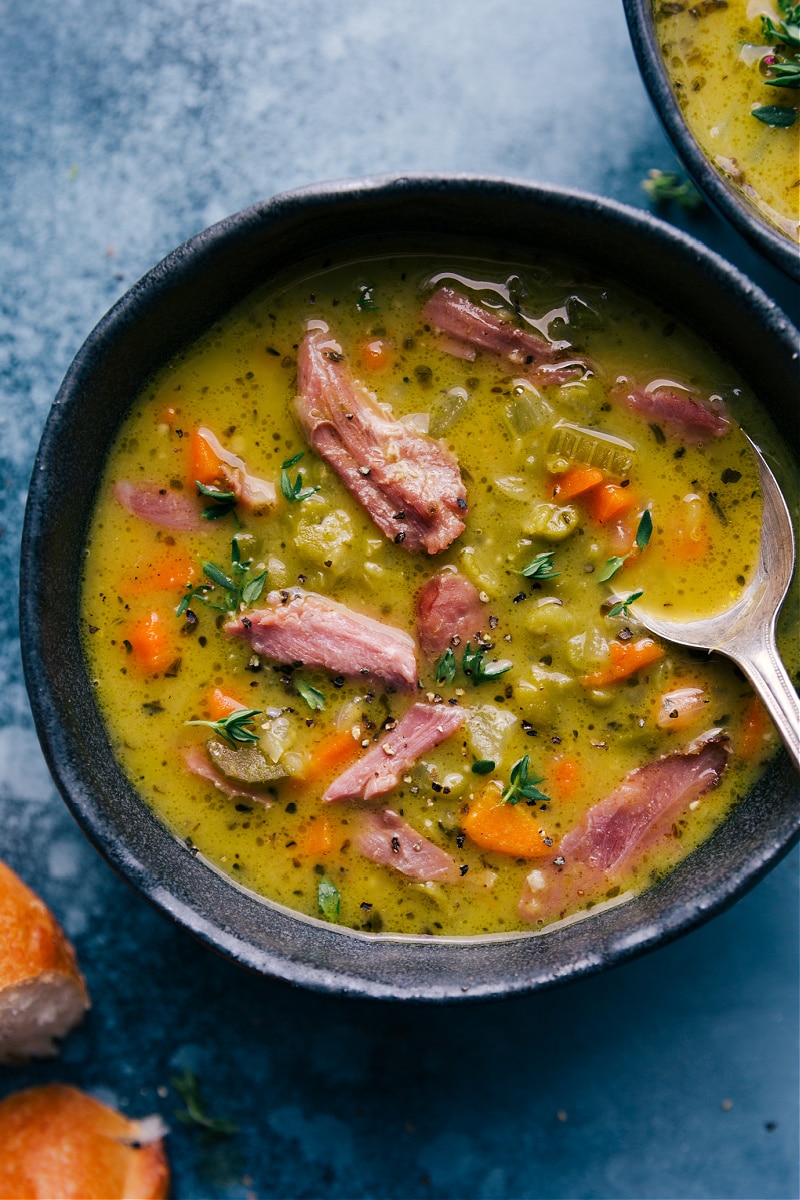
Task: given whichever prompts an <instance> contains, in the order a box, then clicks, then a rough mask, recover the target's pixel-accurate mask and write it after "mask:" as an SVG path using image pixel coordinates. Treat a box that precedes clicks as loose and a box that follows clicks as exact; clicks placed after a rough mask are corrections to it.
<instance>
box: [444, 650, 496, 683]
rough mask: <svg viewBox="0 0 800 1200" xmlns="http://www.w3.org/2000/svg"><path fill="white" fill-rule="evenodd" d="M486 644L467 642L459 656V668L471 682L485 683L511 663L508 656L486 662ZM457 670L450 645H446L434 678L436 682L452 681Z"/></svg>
mask: <svg viewBox="0 0 800 1200" xmlns="http://www.w3.org/2000/svg"><path fill="white" fill-rule="evenodd" d="M487 650H488V647H487V646H481V645H480V644H478V645H476V647H475V649H474V650H473V648H472V642H467V644H466V646H465V648H464V653H463V654H462V656H461V670H462V671H463V672H464V674H465V675H466V676H467V677H468V678H469V679H471V680H472V682H473V683H487V682H488V681H489V680H490V679H497V678H499V676H500V675H505V673H506V671H510V670H511V668H512V667H513V665H514V664H513V663H512V662H511V660H510V659H508V658H499V659H497V660H496V661H495V662H486V661H485V655H486V652H487ZM457 670H458V660H457V659H456V654H455V651H454V650H453V648H452V646H448V647H447V649H446V650H445V652H444V654H443V655H442V657H441V658H440V659H439V661H438V662H437V664H436V666H435V668H434V678H435V680H436V682H437V683H453V682H454V680H455V677H456V672H457Z"/></svg>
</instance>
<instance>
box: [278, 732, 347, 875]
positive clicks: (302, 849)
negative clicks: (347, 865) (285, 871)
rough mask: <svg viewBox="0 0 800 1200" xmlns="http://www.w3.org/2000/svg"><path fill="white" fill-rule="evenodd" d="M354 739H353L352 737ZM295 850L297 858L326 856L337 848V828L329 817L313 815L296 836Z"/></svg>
mask: <svg viewBox="0 0 800 1200" xmlns="http://www.w3.org/2000/svg"><path fill="white" fill-rule="evenodd" d="M351 740H352V739H351ZM296 841H297V846H296V847H293V848H292V849H293V852H294V854H295V855H296V856H297V858H324V857H325V856H326V855H327V854H332V853H333V851H334V850H335V848H336V838H335V829H334V825H333V822H332V821H331V820H329V818H328V817H324V816H323V817H316V818H314V817H312V818H311V820H310V821H309V822H308V825H307V826H306V827H305V829H301V831H300V833H299V834H298V835H297V838H296Z"/></svg>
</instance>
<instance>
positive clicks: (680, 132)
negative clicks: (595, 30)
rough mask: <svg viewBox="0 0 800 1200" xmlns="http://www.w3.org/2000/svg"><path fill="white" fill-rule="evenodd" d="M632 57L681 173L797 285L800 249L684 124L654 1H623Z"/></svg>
mask: <svg viewBox="0 0 800 1200" xmlns="http://www.w3.org/2000/svg"><path fill="white" fill-rule="evenodd" d="M622 2H623V5H624V8H625V16H626V18H627V21H628V29H629V31H630V36H631V42H632V44H633V51H634V54H635V55H636V60H637V62H638V64H639V71H640V72H641V76H642V80H643V81H644V85H645V87H646V88H647V91H648V93H649V94H650V99H651V101H652V103H653V107H654V108H655V110H656V113H657V115H658V117H659V119H660V121H661V123H662V125H663V126H664V129H665V131H666V133H667V136H668V137H669V139H670V141H671V142H672V144H673V146H674V147H675V152H676V153H677V155H678V157H679V158H680V159H681V161H682V163H683V165H684V166H685V168H686V170H687V171H688V172H689V174H690V175H691V177H692V179H693V180H694V182H695V183H696V185H697V187H698V188H699V190H700V191H701V192H702V194H703V195H704V196H705V197H706V199H707V200H708V201H709V202H710V203H711V204H712V205H713V206H714V208H716V209H717V211H718V212H719V213H720V215H721V216H722V217H724V218H725V219H726V220H727V221H729V222H730V223H731V225H733V227H734V228H735V229H737V230H738V232H739V233H740V234H742V236H743V237H744V238H745V239H746V240H747V241H748V242H749V243H750V245H751V246H753V247H754V248H755V249H756V250H758V251H759V253H761V254H763V255H764V257H765V258H767V259H769V261H770V262H772V263H774V264H775V266H777V267H780V269H781V270H782V271H785V272H786V274H787V275H789V276H791V278H792V279H796V280H800V246H798V245H797V243H796V242H794V241H793V240H792V239H791V238H790V237H788V236H787V235H786V234H784V233H782V232H781V231H780V230H779V229H778V227H777V226H776V225H773V224H772V222H771V221H770V220H769V219H768V218H767V217H766V216H765V215H764V214H763V213H762V212H760V211H759V209H758V208H757V207H756V206H755V204H753V203H751V202H750V201H749V200H748V199H747V197H746V196H745V195H744V194H743V193H742V192H741V191H740V190H739V189H738V188H737V187H736V186H735V184H733V183H732V182H731V181H730V180H729V179H727V178H726V177H725V175H723V174H722V172H721V171H719V170H718V169H717V167H716V166H715V165H714V164H713V163H712V162H711V161H710V159H709V158H708V157H707V155H706V153H705V151H704V150H703V149H702V148H701V146H700V145H699V143H698V142H697V141H696V140H695V137H694V135H693V134H692V133H691V131H690V129H689V126H688V125H687V124H686V120H685V118H684V115H683V112H682V111H681V107H680V105H679V103H678V101H677V99H676V96H675V92H674V90H673V87H672V84H671V83H670V79H669V75H668V73H667V68H666V66H665V64H664V58H663V55H662V53H661V48H660V46H659V44H658V37H657V34H656V27H655V19H654V12H653V0H622Z"/></svg>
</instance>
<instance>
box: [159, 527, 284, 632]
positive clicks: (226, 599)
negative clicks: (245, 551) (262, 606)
mask: <svg viewBox="0 0 800 1200" xmlns="http://www.w3.org/2000/svg"><path fill="white" fill-rule="evenodd" d="M252 562H253V560H252V558H246V559H243V558H242V552H241V548H240V546H239V541H238V538H236V537H234V538H232V539H231V565H230V574H228V573H226V572H225V571H224V570H223V568H222V567H220V566H218V565H217V563H213V562H206V561H205V560H204V559H201V560H200V566H201V567H202V568H203V574H204V575H205V577H206V579H208V580H210V582H209V583H201V584H200V585H199V586H198V587H192V588H189V589H188V590H187V591H186V593H185V594H184V595H183V596H182V598H181V601H180V603H179V605H178V607H177V608H176V609H175V614H176V616H178V617H182V616H183V615H184V613H185V612H186V611H187V609H188V608H189V605H190V604H191V603H192V601H193V600H199V601H200V602H201V604H204V605H205V606H206V607H207V608H213V609H215V610H216V611H217V612H225V613H227V612H236V611H237V610H238V608H239V606H240V605H241V604H255V602H256V601H257V600H258V599H260V597H261V593H262V592H263V590H264V584H265V583H266V581H267V574H268V572H267V571H261V572H260V574H258V575H255V576H253V578H252V579H248V578H247V574H248V572H249V570H250V567H251V565H252ZM216 600H222V601H223V603H221V604H217V603H215V601H216Z"/></svg>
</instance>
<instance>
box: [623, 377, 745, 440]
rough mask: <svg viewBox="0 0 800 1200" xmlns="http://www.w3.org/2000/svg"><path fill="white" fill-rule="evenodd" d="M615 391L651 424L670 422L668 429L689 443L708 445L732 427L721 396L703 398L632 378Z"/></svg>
mask: <svg viewBox="0 0 800 1200" xmlns="http://www.w3.org/2000/svg"><path fill="white" fill-rule="evenodd" d="M611 394H612V396H613V397H615V398H616V399H617V400H618V401H620V402H621V403H622V404H625V405H627V407H628V408H630V409H631V410H632V411H633V412H636V413H638V414H639V415H640V416H641V417H644V419H645V420H646V421H648V422H649V423H650V424H651V425H659V426H660V425H666V426H667V429H668V431H670V432H671V433H673V434H675V436H677V437H678V438H680V440H681V441H683V442H687V443H688V444H689V445H704V444H706V443H708V442H710V441H712V440H713V439H714V438H719V437H724V435H725V434H726V433H727V432H728V430H729V429H730V427H731V422H730V418H729V417H728V415H727V413H726V411H725V406H724V404H723V402H722V400H721V399H719V398H718V397H715V398H714V399H713V400H706V401H700V400H697V399H695V398H694V397H693V396H691V395H690V394H689V393H688V392H685V391H683V390H681V389H679V388H675V387H670V386H669V385H663V386H660V387H652V388H650V387H647V388H642V387H638V386H637V385H636V384H632V383H631V382H630V381H629V380H621V381H620V382H618V383H617V384H616V386H615V387H614V388H612V392H611Z"/></svg>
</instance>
